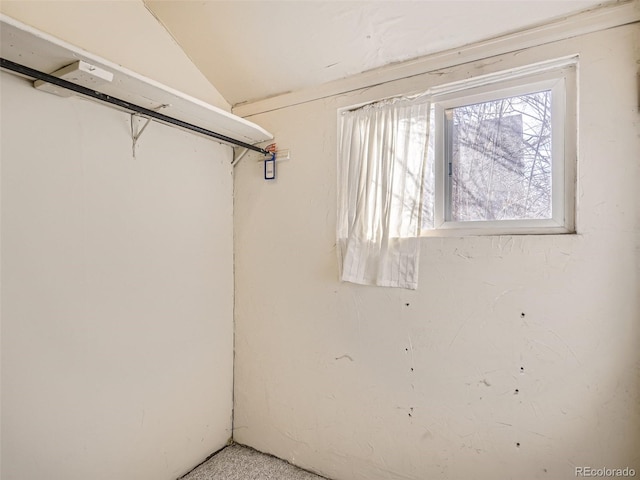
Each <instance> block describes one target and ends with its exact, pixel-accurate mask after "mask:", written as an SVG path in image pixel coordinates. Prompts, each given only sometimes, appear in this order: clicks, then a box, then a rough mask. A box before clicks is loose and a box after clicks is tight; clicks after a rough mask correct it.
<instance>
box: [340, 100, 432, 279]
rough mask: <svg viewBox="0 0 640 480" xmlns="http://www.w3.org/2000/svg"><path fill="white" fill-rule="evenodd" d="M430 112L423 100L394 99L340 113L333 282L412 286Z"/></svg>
mask: <svg viewBox="0 0 640 480" xmlns="http://www.w3.org/2000/svg"><path fill="white" fill-rule="evenodd" d="M430 109H431V106H430V102H429V100H428V99H425V98H424V97H418V98H415V99H409V98H394V99H389V100H384V101H381V102H377V103H374V104H370V105H366V106H364V107H362V108H358V109H356V110H351V111H345V112H343V113H342V114H341V118H340V131H339V144H338V217H337V251H338V261H339V269H340V278H341V280H343V281H348V282H353V283H358V284H363V285H378V286H386V287H402V288H409V289H416V288H417V286H418V264H419V255H420V228H421V216H422V210H423V208H422V202H423V196H424V195H423V191H424V183H425V178H424V177H425V172H426V168H425V163H426V159H427V150H428V143H429V114H430Z"/></svg>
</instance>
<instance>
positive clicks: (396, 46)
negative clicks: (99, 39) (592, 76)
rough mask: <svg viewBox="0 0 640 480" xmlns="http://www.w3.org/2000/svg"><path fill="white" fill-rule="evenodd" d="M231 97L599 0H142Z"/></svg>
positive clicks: (339, 72) (273, 91) (330, 75)
mask: <svg viewBox="0 0 640 480" xmlns="http://www.w3.org/2000/svg"><path fill="white" fill-rule="evenodd" d="M145 4H146V6H147V8H148V9H149V10H150V11H151V12H152V13H153V14H154V15H155V16H156V17H157V18H158V20H159V21H160V22H161V23H162V24H164V26H165V27H166V28H167V30H168V31H169V32H170V33H171V34H172V35H173V37H174V38H175V39H176V41H177V42H178V43H179V44H180V46H181V47H182V48H183V50H184V51H185V52H186V53H187V55H188V56H189V57H190V58H191V59H192V61H193V62H194V63H195V64H196V66H197V67H198V68H199V69H200V70H201V71H202V73H203V74H204V75H205V76H206V77H207V78H208V79H209V81H210V82H211V83H213V85H214V86H215V87H216V88H217V89H218V90H219V91H220V92H221V93H222V95H223V96H224V97H225V98H226V100H227V101H228V102H229V103H231V104H232V105H237V104H240V103H244V102H250V101H254V100H259V99H263V98H267V97H270V96H274V95H277V94H281V93H286V92H289V91H295V90H299V89H303V88H305V87H310V86H314V85H318V84H321V83H324V82H328V81H331V80H336V79H339V78H343V77H348V76H350V75H354V74H357V73H360V72H363V71H367V70H371V69H374V68H377V67H381V66H383V65H387V64H389V63H393V62H399V61H403V60H408V59H411V58H416V57H419V56H423V55H426V54H429V53H434V52H439V51H443V50H447V49H450V48H456V47H460V46H463V45H465V44H469V43H473V42H476V41H479V40H483V39H487V38H491V37H494V36H498V35H501V34H504V33H509V32H513V31H516V30H519V29H523V28H526V27H529V26H532V25H535V24H538V23H543V22H546V21H549V20H552V19H556V18H559V17H562V16H566V15H568V14H571V13H576V12H579V11H583V10H585V9H588V8H593V7H594V6H596V5H599V4H601V2H599V1H597V0H595V1H594V0H556V1H541V0H529V1H521V0H509V1H506V0H503V1H482V0H476V1H451V0H449V1H426V0H422V1H335V0H334V1H317V0H311V1H293V0H288V1H278V0H276V1H239V0H236V1H211V0H210V1H178V0H174V1H171V0H169V1H167V0H145Z"/></svg>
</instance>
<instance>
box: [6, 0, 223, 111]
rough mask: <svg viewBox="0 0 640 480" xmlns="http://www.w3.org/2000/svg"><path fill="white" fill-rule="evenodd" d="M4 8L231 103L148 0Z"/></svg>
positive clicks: (47, 1)
mask: <svg viewBox="0 0 640 480" xmlns="http://www.w3.org/2000/svg"><path fill="white" fill-rule="evenodd" d="M0 11H1V12H2V13H4V14H6V15H9V16H10V17H12V18H14V19H16V20H19V21H21V22H23V23H26V24H27V25H30V26H32V27H35V28H37V29H38V30H41V31H43V32H46V33H48V34H50V35H53V36H54V37H57V38H59V39H61V40H64V41H66V42H68V43H71V44H72V45H75V46H78V47H80V48H82V49H84V50H86V51H88V52H91V53H92V54H94V55H98V56H100V57H102V58H105V59H107V60H110V61H112V62H114V63H117V64H118V65H122V66H124V67H126V68H128V69H129V70H133V71H134V72H136V73H139V74H141V75H144V76H146V77H148V78H152V79H154V80H155V81H158V82H160V83H163V84H165V85H167V86H169V87H173V88H175V89H176V90H179V91H181V92H184V93H187V94H189V95H191V96H193V97H196V98H199V99H200V100H203V101H205V102H207V103H210V104H211V105H215V106H216V107H219V108H222V109H224V110H227V111H228V110H230V109H231V107H230V105H229V103H228V102H227V101H226V100H225V99H224V98H223V97H222V95H221V94H220V93H219V92H218V90H216V88H215V87H214V86H213V85H212V84H211V83H210V82H209V81H208V80H207V79H206V78H205V76H204V75H203V74H202V72H200V70H198V68H197V67H196V66H195V65H194V64H193V63H192V62H191V60H190V59H189V57H188V56H187V54H186V53H184V51H183V50H182V49H181V48H180V46H179V45H178V44H177V43H176V41H175V40H174V39H173V38H172V37H171V35H170V34H169V32H167V30H166V29H165V28H164V27H163V26H162V25H161V24H160V22H158V21H157V19H156V18H155V17H154V16H153V15H152V14H151V13H150V12H149V10H147V8H146V7H145V5H144V3H143V2H142V0H2V2H0ZM62 66H64V65H61V67H62Z"/></svg>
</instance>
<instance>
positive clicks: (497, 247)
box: [234, 24, 640, 480]
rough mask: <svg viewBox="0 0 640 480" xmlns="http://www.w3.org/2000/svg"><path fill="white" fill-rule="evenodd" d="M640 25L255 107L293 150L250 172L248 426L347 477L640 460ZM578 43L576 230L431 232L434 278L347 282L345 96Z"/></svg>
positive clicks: (241, 342)
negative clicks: (270, 173) (340, 153)
mask: <svg viewBox="0 0 640 480" xmlns="http://www.w3.org/2000/svg"><path fill="white" fill-rule="evenodd" d="M638 31H639V28H638V26H637V24H636V25H631V26H626V27H620V28H616V29H612V30H607V31H603V32H599V33H595V34H590V35H585V36H581V37H576V38H574V39H571V40H566V41H562V42H557V43H553V44H548V45H544V46H539V47H536V48H531V49H528V50H525V51H520V52H517V53H515V54H507V55H503V56H500V57H496V58H491V59H490V60H488V61H484V62H476V63H473V64H469V65H463V66H460V67H454V68H447V69H445V70H443V71H441V72H435V74H425V75H421V76H418V77H413V78H407V79H404V80H400V81H396V82H392V83H389V84H385V85H380V86H376V87H372V88H369V89H363V90H358V91H355V92H352V93H349V94H345V95H340V96H333V97H330V98H326V99H322V100H317V101H312V102H309V103H304V104H301V105H297V106H291V107H288V108H283V109H280V110H276V111H273V112H269V113H264V114H260V115H255V116H253V117H251V118H250V119H251V120H252V121H255V122H257V123H259V124H260V125H262V126H264V127H265V128H267V129H269V130H270V131H271V132H273V133H274V134H275V136H276V139H277V141H278V144H279V145H280V146H281V147H283V148H290V149H291V152H292V158H293V159H292V160H291V161H290V162H283V163H281V164H279V165H278V167H279V173H278V175H279V177H278V179H277V181H274V182H272V183H269V182H265V181H264V180H262V171H261V164H259V163H256V162H252V161H246V160H245V161H243V162H242V163H241V164H240V165H239V167H238V169H237V171H236V178H235V207H234V208H235V222H234V224H235V235H236V237H235V249H236V364H235V375H236V377H235V424H234V428H235V439H236V440H237V441H238V442H241V443H245V444H248V445H251V446H253V447H255V448H257V449H259V450H263V451H266V452H269V453H273V454H275V455H277V456H279V457H282V458H285V459H288V460H290V461H292V462H294V463H296V464H299V465H302V466H304V467H306V468H310V469H313V470H316V471H318V472H321V473H323V474H325V475H327V476H329V477H331V478H335V479H336V480H357V479H368V480H377V479H380V480H382V479H386V480H390V479H415V480H425V479H428V478H449V479H455V480H460V479H463V478H473V479H496V478H498V479H506V478H517V479H522V480H526V479H534V478H549V479H570V478H575V475H574V474H575V471H574V466H591V467H594V468H596V467H609V468H616V467H620V468H623V467H626V466H628V467H632V468H635V470H636V472H637V473H636V474H637V475H638V474H640V448H638V446H639V445H640V305H639V298H640V288H639V283H638V271H639V267H640V261H639V254H638V252H639V251H640V208H639V207H640V205H639V204H640V198H639V194H638V185H640V164H639V163H638V159H639V158H640V140H639V137H640V135H639V130H640V117H639V115H638V102H639V101H638V77H637V73H638V72H637V69H638V65H637V61H638V59H640V52H639V51H638V45H640V38H639V35H638ZM575 53H579V54H580V56H581V59H580V72H579V91H580V99H579V186H578V205H579V210H578V230H579V233H578V234H577V235H557V236H556V235H552V236H500V237H466V238H441V239H439V238H425V239H423V242H422V247H423V248H422V257H421V265H420V285H419V289H418V290H417V291H415V292H413V291H407V290H397V289H386V288H374V287H362V286H356V285H352V284H346V283H339V282H338V280H337V265H336V252H335V221H336V220H335V209H336V200H335V197H336V167H335V162H336V109H337V108H339V107H342V106H346V105H351V104H357V103H360V102H364V101H369V100H374V99H378V98H381V97H385V96H389V95H393V94H398V93H402V92H407V91H415V90H419V89H426V88H427V87H429V86H431V85H435V84H439V83H446V82H449V81H454V80H457V79H462V78H466V77H469V76H473V75H478V74H481V73H487V72H492V71H499V70H502V69H506V68H509V67H515V66H520V65H526V64H530V63H533V62H537V61H543V60H547V59H551V58H557V57H561V56H564V55H570V54H575ZM521 367H522V368H523V369H524V370H523V371H521ZM516 389H518V390H519V392H518V393H517V394H516V393H515V390H516ZM518 443H519V446H517V444H518Z"/></svg>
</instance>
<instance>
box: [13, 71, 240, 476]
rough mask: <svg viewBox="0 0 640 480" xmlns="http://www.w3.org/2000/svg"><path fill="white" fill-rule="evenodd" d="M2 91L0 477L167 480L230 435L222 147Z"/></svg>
mask: <svg viewBox="0 0 640 480" xmlns="http://www.w3.org/2000/svg"><path fill="white" fill-rule="evenodd" d="M1 79H2V84H1V94H2V102H1V107H2V130H1V135H2V136H1V140H2V143H1V168H2V184H1V193H2V202H1V206H2V210H1V221H2V225H1V226H2V241H1V245H2V252H1V253H2V255H1V258H2V278H1V280H2V349H1V351H2V452H1V453H2V473H1V476H2V479H3V480H41V479H45V478H46V479H49V480H63V479H64V480H86V479H96V480H98V479H105V480H106V479H109V480H113V479H118V480H145V479H148V480H163V479H165V480H170V479H175V478H176V477H178V476H180V475H182V474H184V473H185V472H186V471H188V470H190V469H191V468H192V467H194V466H195V465H197V464H198V463H199V462H201V461H202V460H203V459H204V458H206V457H207V456H208V455H209V454H210V453H211V452H213V451H215V450H217V449H219V448H221V447H223V446H224V445H225V443H226V441H227V440H228V439H229V437H231V414H232V413H231V412H232V368H233V367H232V362H233V323H232V315H233V265H232V261H233V260H232V258H233V242H232V233H233V232H232V213H233V208H232V177H231V169H230V166H229V163H230V160H231V149H230V148H229V147H225V146H221V145H219V144H217V143H214V142H211V141H209V140H207V139H205V138H201V137H198V136H194V135H192V134H189V133H186V132H182V131H180V130H177V129H172V128H169V127H166V126H163V125H160V124H157V123H152V124H151V125H149V127H148V128H147V129H146V130H145V132H144V134H143V136H142V137H141V139H140V141H139V143H138V150H137V155H136V158H133V157H132V151H131V139H130V133H129V121H130V117H129V115H128V114H126V113H122V112H119V111H116V110H112V109H109V108H107V107H105V106H102V105H98V104H96V103H91V102H89V101H86V100H81V99H78V98H70V99H63V98H59V97H56V96H53V95H50V94H46V93H43V92H39V91H37V90H35V89H33V87H32V86H31V83H30V82H28V81H26V80H24V79H20V78H18V77H15V76H11V75H9V74H6V73H2V77H1Z"/></svg>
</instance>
